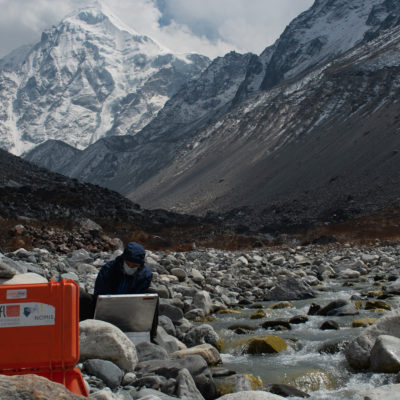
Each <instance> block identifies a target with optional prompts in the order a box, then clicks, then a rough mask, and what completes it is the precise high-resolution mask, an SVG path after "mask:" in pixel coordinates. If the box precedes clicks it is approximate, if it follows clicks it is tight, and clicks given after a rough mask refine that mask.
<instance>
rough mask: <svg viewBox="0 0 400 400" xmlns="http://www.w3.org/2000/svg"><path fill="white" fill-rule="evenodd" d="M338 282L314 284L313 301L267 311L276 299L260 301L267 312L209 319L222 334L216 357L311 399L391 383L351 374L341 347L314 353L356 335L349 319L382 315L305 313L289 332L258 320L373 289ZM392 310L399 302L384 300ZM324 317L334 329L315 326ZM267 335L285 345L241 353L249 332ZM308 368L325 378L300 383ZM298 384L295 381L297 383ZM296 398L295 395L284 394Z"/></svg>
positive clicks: (344, 398)
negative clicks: (241, 328) (240, 327)
mask: <svg viewBox="0 0 400 400" xmlns="http://www.w3.org/2000/svg"><path fill="white" fill-rule="evenodd" d="M342 283H343V282H340V281H334V280H332V281H329V282H328V283H327V284H326V286H325V287H322V288H320V289H321V291H320V295H319V297H317V298H315V299H309V300H301V301H291V303H292V304H293V307H292V308H284V309H276V310H274V309H268V308H267V307H268V306H269V305H271V304H274V303H278V302H263V303H261V304H262V306H263V309H264V310H266V312H267V316H266V318H262V319H250V316H251V314H252V313H254V311H255V309H253V308H252V309H246V308H244V309H243V310H242V311H241V312H240V313H239V314H221V315H217V321H216V322H213V323H211V325H212V326H213V327H214V329H215V330H216V331H217V333H218V334H219V335H220V337H221V338H223V341H224V346H223V347H224V348H223V350H222V354H221V356H222V360H223V364H224V367H226V368H229V369H232V370H234V371H236V372H237V373H248V374H252V375H254V376H255V377H259V378H260V379H261V380H262V382H263V384H264V385H268V384H273V383H284V384H289V385H292V386H295V387H297V388H298V389H300V390H303V391H305V392H307V393H308V394H309V395H310V396H311V397H310V399H311V400H358V399H361V397H360V396H359V393H362V392H367V391H368V390H370V389H372V388H374V387H377V386H382V385H385V384H389V383H393V382H394V379H395V377H396V374H379V373H370V372H363V373H355V372H353V371H351V370H350V368H349V366H348V364H347V361H346V359H345V356H344V354H343V352H342V351H339V352H338V353H335V354H326V353H320V352H319V351H318V349H319V348H320V347H321V346H322V345H324V344H327V343H329V342H348V341H351V340H352V339H353V338H355V337H357V336H358V335H359V334H360V333H361V332H362V330H363V329H365V328H353V327H352V322H353V321H354V320H356V319H359V318H362V317H373V318H380V317H381V316H382V315H383V313H376V312H372V311H367V310H360V314H359V315H354V316H345V317H331V316H329V317H326V316H308V318H309V320H308V321H307V322H306V323H303V324H292V325H291V327H292V329H291V330H286V331H273V330H265V329H264V328H262V327H261V324H262V322H263V321H265V320H267V319H268V320H278V319H285V320H288V319H290V318H291V317H293V316H295V315H307V312H308V309H309V306H310V304H311V303H313V302H314V303H317V304H319V305H321V306H325V305H326V304H328V303H329V302H330V301H333V300H337V299H346V300H350V298H351V296H352V295H353V294H360V291H363V290H364V291H365V290H367V291H371V290H376V289H379V287H374V286H372V284H373V282H363V283H357V284H356V285H355V286H353V287H344V286H343V285H342ZM386 301H387V302H388V303H389V304H391V306H392V309H395V308H398V307H399V305H400V300H397V299H392V300H390V299H388V300H386ZM326 320H334V321H336V322H337V323H338V324H339V326H340V329H339V330H320V329H319V327H320V326H321V324H322V323H323V322H324V321H326ZM238 323H240V324H246V325H252V326H256V327H257V328H256V330H254V331H251V333H249V334H244V335H243V334H236V333H235V332H234V331H233V330H230V329H228V327H229V326H231V325H234V324H238ZM267 334H272V335H276V336H280V337H282V338H284V339H285V340H286V341H287V342H288V343H291V344H292V345H291V346H289V347H290V348H288V349H287V350H285V351H283V352H282V353H279V354H273V355H271V354H262V355H249V354H243V348H244V346H245V342H246V341H247V340H248V339H249V338H251V337H255V336H263V335H267ZM312 371H316V372H317V373H318V372H319V371H322V372H323V373H326V374H327V375H324V376H329V377H330V379H328V380H324V379H321V378H316V380H315V382H314V385H311V386H310V382H309V381H307V382H306V383H303V384H302V383H301V382H302V380H301V378H299V377H301V376H303V375H304V374H306V373H310V372H312ZM299 382H300V383H299ZM290 398H291V399H293V400H295V399H300V397H290Z"/></svg>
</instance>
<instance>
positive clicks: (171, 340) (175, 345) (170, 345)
mask: <svg viewBox="0 0 400 400" xmlns="http://www.w3.org/2000/svg"><path fill="white" fill-rule="evenodd" d="M154 342H155V343H156V344H158V345H159V346H161V347H162V348H163V349H164V350H165V351H166V352H167V353H168V354H169V353H173V352H175V351H178V350H182V349H185V348H186V345H185V344H184V343H182V342H181V341H180V340H179V339H177V338H176V337H174V336H172V335H169V334H168V333H167V332H165V329H164V328H163V327H162V326H158V327H157V335H156V337H155V338H154Z"/></svg>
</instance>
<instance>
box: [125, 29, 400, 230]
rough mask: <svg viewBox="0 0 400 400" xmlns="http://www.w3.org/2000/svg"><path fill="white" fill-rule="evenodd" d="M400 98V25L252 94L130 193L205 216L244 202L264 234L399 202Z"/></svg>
mask: <svg viewBox="0 0 400 400" xmlns="http://www.w3.org/2000/svg"><path fill="white" fill-rule="evenodd" d="M399 96H400V26H398V27H395V28H392V29H390V30H388V31H386V32H385V33H382V34H381V35H379V36H378V37H377V38H375V39H374V40H371V41H369V42H368V43H366V44H363V45H359V46H357V47H355V48H353V49H352V50H350V51H349V52H347V53H346V54H345V55H343V56H341V57H338V58H336V59H335V60H334V61H331V62H330V63H327V64H324V65H323V66H321V67H319V68H316V69H315V70H313V71H310V72H309V73H308V74H305V75H303V76H302V77H301V79H298V80H293V81H289V82H285V83H282V84H281V85H279V86H276V87H275V88H274V89H271V90H269V91H266V92H263V93H260V94H256V95H254V96H253V97H251V98H248V99H247V101H246V102H244V103H242V104H241V105H240V106H238V107H236V108H235V109H234V110H232V111H231V112H230V113H229V114H227V115H225V116H224V120H223V123H221V121H218V122H217V123H214V124H212V125H210V126H209V127H208V129H207V130H205V131H202V132H199V133H198V135H197V137H194V138H193V140H192V142H191V144H187V148H186V150H185V151H182V152H180V154H178V155H177V157H176V158H175V160H174V163H173V164H171V165H170V166H169V167H168V168H165V169H163V170H161V171H160V172H159V174H157V175H156V176H154V177H153V178H152V179H151V180H149V181H147V182H146V183H145V184H144V185H142V186H140V187H138V188H136V189H135V190H134V191H133V192H132V193H131V194H130V196H128V197H131V198H134V199H136V200H137V201H138V202H139V203H144V202H145V203H146V206H148V207H164V208H167V209H175V210H177V211H180V212H192V213H193V212H194V213H200V214H201V213H204V212H206V211H207V210H213V211H217V212H224V211H227V210H230V209H233V208H235V207H239V206H245V207H249V208H250V209H252V210H258V214H262V218H260V216H259V215H258V221H257V223H258V224H259V225H258V228H260V226H263V225H265V224H272V223H274V224H275V223H277V222H281V223H284V224H286V225H287V224H289V225H290V224H293V225H296V224H298V225H299V224H302V223H304V221H307V222H310V221H312V220H313V219H314V220H317V219H319V220H327V221H330V220H334V219H340V218H343V217H344V216H346V215H359V214H361V213H367V212H369V211H374V210H377V209H379V208H381V207H383V206H388V205H394V204H396V205H400V151H399V149H400V135H399V132H400V118H399V116H400V103H399V102H398V99H399ZM243 222H244V223H245V218H243ZM303 226H304V225H303Z"/></svg>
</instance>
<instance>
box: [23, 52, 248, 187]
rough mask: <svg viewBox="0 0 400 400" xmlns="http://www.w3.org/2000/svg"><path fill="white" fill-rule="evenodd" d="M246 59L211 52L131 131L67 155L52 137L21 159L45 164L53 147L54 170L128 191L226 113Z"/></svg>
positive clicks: (245, 64)
mask: <svg viewBox="0 0 400 400" xmlns="http://www.w3.org/2000/svg"><path fill="white" fill-rule="evenodd" d="M251 59H252V55H251V54H245V55H241V54H238V53H234V52H231V53H228V54H227V55H226V56H224V57H218V58H216V59H215V60H214V61H213V62H212V63H211V65H210V66H209V67H208V68H207V69H206V70H205V71H204V72H203V73H202V74H201V75H200V76H199V78H195V79H193V80H191V81H189V82H188V83H187V84H185V85H184V86H183V87H182V89H181V90H180V91H179V92H178V93H177V94H176V95H175V96H173V97H172V98H171V100H169V101H168V102H167V103H166V105H165V107H164V108H163V109H162V110H161V111H160V112H159V114H158V116H157V117H156V118H155V119H154V120H153V121H152V122H150V123H149V124H148V125H147V126H146V127H145V128H144V129H143V130H142V131H141V132H140V134H138V135H136V136H129V135H127V136H123V137H109V138H104V139H102V140H99V141H97V142H96V143H94V144H92V145H90V146H88V147H87V148H86V149H85V150H82V151H80V152H77V153H76V154H75V156H74V157H72V158H70V157H69V156H70V155H69V154H67V153H65V156H64V157H63V156H62V154H61V153H62V152H61V153H60V151H59V148H60V144H59V143H57V142H54V141H52V142H51V143H44V144H43V145H41V146H38V147H37V148H35V149H34V150H32V151H31V152H29V153H28V154H27V155H26V159H28V160H29V161H32V162H35V163H37V164H39V165H41V166H46V167H48V166H49V164H48V161H47V160H48V157H47V154H49V155H50V154H52V153H57V154H59V155H60V157H58V158H57V160H58V165H55V164H52V169H53V170H54V171H57V172H60V173H62V174H64V175H68V176H71V177H74V178H77V179H80V180H84V181H89V182H101V185H104V186H107V187H109V188H114V189H115V190H118V191H119V192H121V193H125V194H126V193H129V192H130V191H131V190H132V188H134V187H136V186H138V185H140V184H141V183H143V182H145V181H146V180H147V179H149V178H150V177H151V176H152V175H154V174H155V173H157V172H158V171H159V170H160V169H161V168H163V167H166V166H168V164H169V163H170V162H171V161H172V160H173V158H174V157H175V155H176V153H177V151H178V149H181V148H185V145H186V143H187V142H188V141H190V140H191V137H192V136H193V135H194V134H196V132H197V130H198V129H200V128H201V127H206V126H207V125H208V124H209V123H210V122H211V121H216V120H218V118H219V117H220V116H221V115H224V113H226V111H227V110H228V109H229V108H230V106H231V102H232V100H233V99H234V97H235V94H236V92H237V90H238V87H239V85H240V84H241V82H242V81H243V79H244V77H245V74H246V67H247V64H248V62H250V61H251ZM132 171H135V173H132Z"/></svg>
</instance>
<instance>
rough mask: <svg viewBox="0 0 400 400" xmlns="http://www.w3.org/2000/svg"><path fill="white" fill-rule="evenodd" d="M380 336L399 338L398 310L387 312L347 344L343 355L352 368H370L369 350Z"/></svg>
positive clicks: (399, 322)
mask: <svg viewBox="0 0 400 400" xmlns="http://www.w3.org/2000/svg"><path fill="white" fill-rule="evenodd" d="M380 335H390V336H395V337H398V338H400V310H396V311H391V312H389V313H388V314H386V315H385V316H384V317H383V318H381V319H379V320H378V321H377V322H376V323H375V324H374V325H371V326H369V327H368V328H366V329H365V330H364V331H363V332H362V333H361V335H359V336H358V337H357V338H356V339H354V340H353V341H351V342H350V343H349V345H348V346H347V347H346V348H345V355H346V359H347V361H348V363H349V364H350V366H351V367H352V368H354V369H355V370H366V369H368V368H369V367H370V354H371V350H372V347H373V346H374V344H375V341H376V339H377V338H378V336H380Z"/></svg>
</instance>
